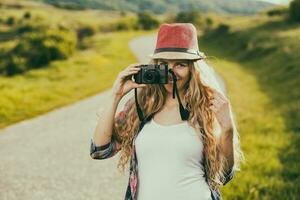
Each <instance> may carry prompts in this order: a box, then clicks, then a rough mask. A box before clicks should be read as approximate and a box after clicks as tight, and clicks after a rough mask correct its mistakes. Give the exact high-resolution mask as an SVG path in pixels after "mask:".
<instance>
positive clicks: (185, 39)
mask: <svg viewBox="0 0 300 200" xmlns="http://www.w3.org/2000/svg"><path fill="white" fill-rule="evenodd" d="M149 57H150V58H152V59H157V58H161V59H188V60H200V59H203V58H206V56H205V54H204V53H203V52H201V51H199V47H198V39H197V30H196V27H195V26H194V25H193V24H191V23H173V24H162V25H161V26H160V27H159V31H158V35H157V41H156V47H155V51H154V53H153V54H152V55H149Z"/></svg>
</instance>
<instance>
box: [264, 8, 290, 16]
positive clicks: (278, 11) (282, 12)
mask: <svg viewBox="0 0 300 200" xmlns="http://www.w3.org/2000/svg"><path fill="white" fill-rule="evenodd" d="M287 13H288V9H287V8H286V7H282V8H274V9H271V10H268V11H267V15H268V16H270V17H272V16H277V15H285V14H287Z"/></svg>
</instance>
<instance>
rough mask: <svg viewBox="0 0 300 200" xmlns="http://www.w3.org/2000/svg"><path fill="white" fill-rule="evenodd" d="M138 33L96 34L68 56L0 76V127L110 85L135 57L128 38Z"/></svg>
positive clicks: (89, 94) (68, 102) (73, 100)
mask: <svg viewBox="0 0 300 200" xmlns="http://www.w3.org/2000/svg"><path fill="white" fill-rule="evenodd" d="M141 34H145V32H118V33H107V34H97V35H95V36H93V37H91V38H89V39H88V41H85V42H86V43H88V44H92V45H91V46H90V47H89V48H88V49H87V50H85V51H78V52H76V53H75V54H74V55H73V56H72V57H71V58H69V59H68V60H64V61H55V62H52V63H51V64H50V65H49V66H48V67H47V68H44V69H37V70H32V71H29V72H28V73H26V74H24V75H18V76H15V77H12V78H7V77H0V97H1V98H0V105H1V107H0V127H5V126H7V125H9V124H12V123H15V122H18V121H21V120H23V119H28V118H32V117H34V116H37V115H40V114H42V113H45V112H47V111H50V110H52V109H55V108H57V107H61V106H63V105H67V104H70V103H73V102H76V101H78V100H79V99H82V98H85V97H88V96H91V95H93V94H96V93H98V92H101V91H103V90H105V89H108V88H110V87H111V86H112V84H113V81H114V79H115V77H116V76H117V74H118V72H119V71H120V70H122V69H123V68H125V67H126V66H127V65H129V64H130V63H132V62H135V61H136V58H135V57H134V55H133V54H132V52H131V51H130V49H129V47H128V41H129V40H130V39H132V38H134V37H137V36H139V35H141ZM120 52H122V53H120Z"/></svg>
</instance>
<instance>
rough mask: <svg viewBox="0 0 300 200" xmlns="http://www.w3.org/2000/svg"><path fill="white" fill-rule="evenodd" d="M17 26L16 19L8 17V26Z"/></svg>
mask: <svg viewBox="0 0 300 200" xmlns="http://www.w3.org/2000/svg"><path fill="white" fill-rule="evenodd" d="M14 24H15V18H14V17H12V16H11V17H8V18H7V20H6V25H9V26H11V25H14Z"/></svg>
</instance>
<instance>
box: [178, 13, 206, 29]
mask: <svg viewBox="0 0 300 200" xmlns="http://www.w3.org/2000/svg"><path fill="white" fill-rule="evenodd" d="M175 21H176V22H180V23H192V24H194V25H196V26H198V25H201V15H200V13H199V12H198V11H196V10H192V11H186V12H185V11H183V12H179V13H178V14H177V15H176V18H175Z"/></svg>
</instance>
